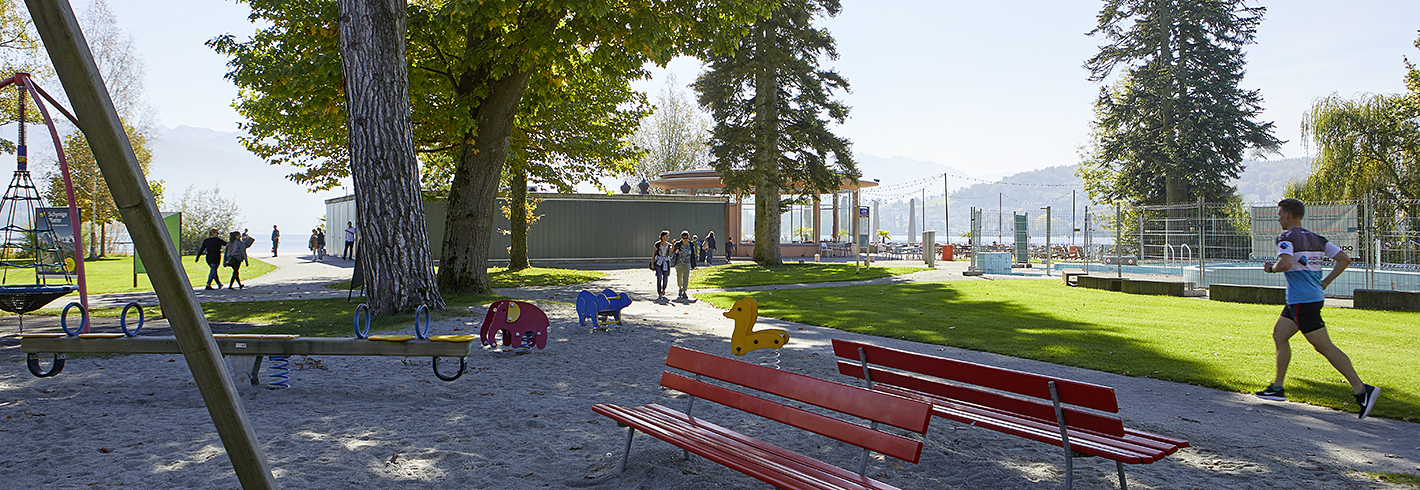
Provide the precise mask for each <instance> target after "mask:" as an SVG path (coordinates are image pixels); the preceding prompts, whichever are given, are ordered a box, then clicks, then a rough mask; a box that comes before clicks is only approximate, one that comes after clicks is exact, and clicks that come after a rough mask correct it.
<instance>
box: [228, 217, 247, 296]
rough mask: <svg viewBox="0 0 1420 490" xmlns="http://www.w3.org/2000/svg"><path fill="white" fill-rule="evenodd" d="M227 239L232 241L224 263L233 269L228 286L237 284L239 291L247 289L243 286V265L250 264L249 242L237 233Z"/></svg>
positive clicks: (229, 243)
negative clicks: (248, 256) (248, 259)
mask: <svg viewBox="0 0 1420 490" xmlns="http://www.w3.org/2000/svg"><path fill="white" fill-rule="evenodd" d="M227 239H228V240H231V241H229V242H227V253H226V254H225V256H224V257H225V258H224V260H223V262H225V263H226V264H227V267H231V268H232V279H231V280H230V281H227V285H228V286H231V285H233V284H236V285H237V288H238V289H246V288H247V286H246V285H245V284H242V275H241V269H242V265H243V263H248V264H249V262H248V261H247V242H246V240H242V237H241V235H240V234H238V233H237V232H235V231H234V232H232V235H231V236H230V237H228V238H227Z"/></svg>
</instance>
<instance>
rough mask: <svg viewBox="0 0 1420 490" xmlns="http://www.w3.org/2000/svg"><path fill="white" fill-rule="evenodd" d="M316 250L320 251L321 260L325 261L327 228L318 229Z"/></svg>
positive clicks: (319, 227) (320, 227)
mask: <svg viewBox="0 0 1420 490" xmlns="http://www.w3.org/2000/svg"><path fill="white" fill-rule="evenodd" d="M316 247H317V248H316V250H318V253H319V257H320V260H325V227H324V226H318V227H316Z"/></svg>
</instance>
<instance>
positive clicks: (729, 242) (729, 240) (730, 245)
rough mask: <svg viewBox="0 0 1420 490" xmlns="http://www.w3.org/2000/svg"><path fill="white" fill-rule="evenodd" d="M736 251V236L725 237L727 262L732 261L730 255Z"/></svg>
mask: <svg viewBox="0 0 1420 490" xmlns="http://www.w3.org/2000/svg"><path fill="white" fill-rule="evenodd" d="M734 253H735V237H732V236H727V237H725V264H729V263H730V256H731V255H733V254H734Z"/></svg>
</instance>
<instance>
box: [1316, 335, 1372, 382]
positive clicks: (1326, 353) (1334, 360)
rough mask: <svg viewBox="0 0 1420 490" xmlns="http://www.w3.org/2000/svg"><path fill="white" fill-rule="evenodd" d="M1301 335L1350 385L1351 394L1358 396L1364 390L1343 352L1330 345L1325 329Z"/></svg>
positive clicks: (1334, 345)
mask: <svg viewBox="0 0 1420 490" xmlns="http://www.w3.org/2000/svg"><path fill="white" fill-rule="evenodd" d="M1302 335H1304V336H1306V338H1307V342H1311V344H1312V347H1314V348H1316V351H1317V352H1318V353H1320V354H1321V355H1322V356H1323V357H1326V360H1327V362H1330V363H1331V367H1334V368H1336V370H1337V371H1338V372H1340V373H1341V375H1342V376H1345V377H1346V382H1348V383H1351V391H1352V393H1356V394H1360V393H1361V392H1362V391H1363V390H1365V389H1366V385H1365V384H1363V383H1361V377H1360V376H1357V375H1356V368H1354V367H1352V366H1351V358H1350V357H1347V356H1346V353H1345V352H1341V349H1340V348H1338V347H1336V344H1333V343H1331V336H1330V335H1327V333H1326V327H1322V328H1318V329H1316V330H1313V331H1312V332H1311V333H1306V334H1302Z"/></svg>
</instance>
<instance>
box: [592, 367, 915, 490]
mask: <svg viewBox="0 0 1420 490" xmlns="http://www.w3.org/2000/svg"><path fill="white" fill-rule="evenodd" d="M666 365H667V366H670V367H672V368H675V369H680V370H683V371H687V372H689V373H692V374H694V375H695V377H696V379H691V378H688V377H686V376H682V375H680V374H676V373H672V372H664V373H661V386H664V387H666V388H670V389H673V390H677V391H681V392H684V393H686V394H688V395H690V396H691V398H690V403H689V405H688V407H687V408H686V411H685V413H681V412H678V411H676V410H672V409H670V408H666V407H664V406H661V405H657V404H654V403H653V404H648V405H642V406H639V407H632V408H626V407H620V406H617V405H611V404H606V403H603V404H598V405H596V406H594V407H592V410H595V411H596V412H597V413H600V414H602V415H605V416H607V417H610V418H611V419H612V420H615V421H617V422H618V423H619V424H620V425H625V426H627V427H628V429H627V432H626V448H625V450H624V451H623V453H622V458H621V466H620V468H619V469H618V471H624V470H625V469H626V460H627V457H628V456H629V455H630V452H631V438H632V436H634V435H635V434H636V431H637V430H640V431H641V432H645V433H646V434H650V435H651V436H653V437H656V438H658V439H661V440H663V441H666V442H669V443H671V444H672V445H675V446H676V447H679V448H681V449H683V450H685V451H686V457H689V455H690V453H695V454H698V455H700V456H703V457H705V458H707V459H709V460H711V461H714V462H716V463H719V464H722V465H725V466H727V467H729V468H732V469H734V470H737V471H740V472H742V473H744V474H746V475H749V476H752V477H755V478H758V479H760V480H762V481H764V482H766V483H769V484H771V485H774V486H776V487H779V488H785V489H798V488H803V489H809V488H818V489H823V488H854V489H862V488H874V489H890V488H893V487H892V486H889V485H886V484H883V483H881V482H878V481H876V480H873V479H871V478H868V477H867V476H864V473H863V470H864V468H865V467H866V464H867V458H868V451H877V452H879V453H881V454H884V455H887V456H892V457H894V458H898V459H901V460H904V461H908V462H912V463H916V462H917V461H918V458H920V457H921V456H922V442H921V441H917V440H913V439H908V438H906V437H902V436H899V435H896V434H892V433H888V432H883V431H879V430H877V429H876V426H877V424H879V423H881V424H886V425H891V426H893V427H898V428H901V429H905V430H909V431H913V432H917V433H921V434H925V433H926V432H927V423H928V422H929V421H930V420H931V418H932V405H931V404H930V403H925V402H922V401H918V400H909V399H906V398H902V397H899V396H895V395H889V394H885V393H879V392H875V391H872V390H865V389H862V388H859V387H856V386H849V385H844V384H839V383H834V382H831V381H824V380H821V379H816V378H811V377H808V376H804V375H800V374H794V373H787V372H783V371H778V370H775V369H772V368H767V367H764V366H758V365H754V364H748V363H745V362H741V361H736V360H733V359H727V358H724V357H719V356H714V355H710V354H706V353H703V352H698V351H693V350H689V349H684V348H680V347H671V349H670V353H669V354H668V355H667V356H666ZM701 376H704V377H708V378H712V379H716V380H720V381H722V382H724V383H727V384H731V385H738V386H743V387H746V388H751V389H754V390H758V391H761V392H765V393H771V394H774V395H778V396H781V397H784V398H788V399H791V400H797V401H801V402H805V403H808V404H811V405H815V406H818V407H821V408H825V409H829V410H833V411H836V412H840V413H842V414H846V415H850V416H853V417H858V418H862V419H867V420H869V421H872V423H873V427H874V428H869V427H865V426H863V425H859V424H857V423H853V422H849V421H846V420H843V419H839V418H836V417H830V416H827V415H820V414H818V413H814V412H809V411H806V410H803V409H800V408H796V407H792V406H789V405H785V404H782V403H779V402H775V401H771V400H767V399H764V398H760V397H758V396H756V395H753V394H750V393H745V392H742V391H736V390H734V389H730V388H725V387H722V386H719V385H715V384H710V383H706V382H703V381H700V380H699V378H700V377H701ZM697 398H703V399H705V400H708V401H712V402H716V403H719V404H721V405H724V406H727V407H730V408H735V409H738V410H742V411H745V412H748V413H752V414H755V415H759V416H761V417H765V418H768V419H771V420H775V421H778V422H782V423H785V424H788V425H791V426H794V427H797V428H800V429H804V430H807V431H810V432H814V433H817V434H821V435H824V436H827V437H830V438H833V439H837V440H839V441H842V442H845V443H848V444H853V445H855V446H858V447H861V448H863V458H862V460H861V461H860V462H859V467H858V472H857V473H856V474H855V473H853V472H850V471H847V470H844V469H841V468H839V467H837V466H833V465H830V464H827V463H824V462H821V461H818V460H816V459H813V458H809V457H807V456H802V455H800V454H797V453H794V452H792V451H789V450H787V449H783V448H780V447H778V446H775V445H773V444H770V443H767V442H764V441H761V440H758V439H755V438H753V437H749V436H746V435H743V434H740V433H738V432H735V431H732V430H730V429H726V428H723V427H720V426H717V425H715V424H711V423H709V422H706V421H704V420H702V419H700V418H697V417H693V416H692V415H691V412H692V410H693V409H694V407H695V400H696V399H697Z"/></svg>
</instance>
